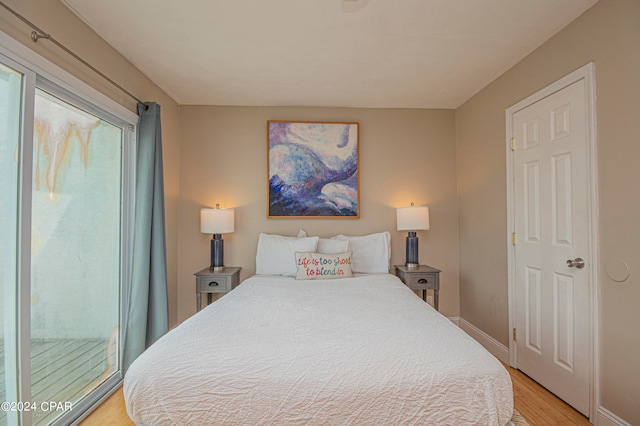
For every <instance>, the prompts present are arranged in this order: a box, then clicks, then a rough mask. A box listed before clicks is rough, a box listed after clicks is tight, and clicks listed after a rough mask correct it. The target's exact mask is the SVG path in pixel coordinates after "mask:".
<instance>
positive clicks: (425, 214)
mask: <svg viewBox="0 0 640 426" xmlns="http://www.w3.org/2000/svg"><path fill="white" fill-rule="evenodd" d="M396 220H397V224H398V231H423V230H427V229H429V207H427V206H410V207H400V208H398V209H396Z"/></svg>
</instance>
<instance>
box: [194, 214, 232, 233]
mask: <svg viewBox="0 0 640 426" xmlns="http://www.w3.org/2000/svg"><path fill="white" fill-rule="evenodd" d="M233 227H234V210H233V209H201V210H200V232H202V233H204V234H227V233H229V232H233Z"/></svg>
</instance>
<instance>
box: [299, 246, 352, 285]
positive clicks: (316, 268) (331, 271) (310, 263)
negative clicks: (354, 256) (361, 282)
mask: <svg viewBox="0 0 640 426" xmlns="http://www.w3.org/2000/svg"><path fill="white" fill-rule="evenodd" d="M296 265H297V267H298V273H297V274H296V280H333V279H337V278H351V277H353V273H352V272H351V252H346V253H332V254H324V253H301V252H297V253H296Z"/></svg>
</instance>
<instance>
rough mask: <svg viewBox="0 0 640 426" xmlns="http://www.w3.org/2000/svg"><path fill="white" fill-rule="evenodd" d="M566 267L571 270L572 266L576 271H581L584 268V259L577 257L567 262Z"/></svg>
mask: <svg viewBox="0 0 640 426" xmlns="http://www.w3.org/2000/svg"><path fill="white" fill-rule="evenodd" d="M567 266H568V267H569V268H573V267H574V266H575V267H576V268H578V269H582V268H584V259H581V258H579V257H576V258H575V259H574V260H571V259H569V260H567Z"/></svg>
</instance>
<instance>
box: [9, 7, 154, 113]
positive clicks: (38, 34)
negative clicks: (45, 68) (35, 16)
mask: <svg viewBox="0 0 640 426" xmlns="http://www.w3.org/2000/svg"><path fill="white" fill-rule="evenodd" d="M0 6H2V7H4V8H5V9H7V10H8V11H9V12H11V13H12V14H14V15H15V16H16V17H17V18H18V19H20V20H21V21H22V22H24V23H25V24H27V25H28V26H29V27H31V29H32V30H33V31H31V40H32V41H33V42H34V43H37V42H38V40H40V39H41V38H43V39H46V40H49V41H50V42H52V43H53V44H55V45H56V46H58V47H59V48H60V49H62V50H64V51H65V52H67V53H68V54H69V55H71V56H73V57H74V58H75V59H76V60H78V61H79V62H80V63H82V64H83V65H84V66H86V67H87V68H89V69H90V70H91V71H93V72H95V73H96V74H98V75H99V76H100V77H102V78H104V79H105V80H107V81H108V82H109V83H111V84H112V85H114V86H115V87H117V88H118V89H120V90H121V91H123V92H124V93H126V94H127V95H129V96H130V97H131V98H133V99H135V100H136V101H138V103H141V104H144V102H142V101H141V100H140V99H138V98H137V97H136V96H134V95H132V94H131V93H130V92H129V91H128V90H127V89H125V88H124V87H122V86H120V85H119V84H118V83H116V82H115V81H113V80H111V79H110V78H109V77H107V76H106V75H104V74H103V73H102V72H101V71H100V70H98V69H97V68H96V67H94V66H93V65H91V64H90V63H88V62H87V61H85V60H84V59H82V58H81V57H80V56H78V55H76V54H75V53H73V52H72V51H71V50H69V49H68V48H67V47H66V46H65V45H64V44H62V43H60V42H59V41H58V40H56V39H55V38H53V36H51V34H48V33H47V32H46V31H43V30H42V29H40V28H38V26H36V25H35V24H34V23H33V22H31V21H29V20H28V19H27V18H25V17H24V16H22V15H20V14H19V13H18V12H16V11H15V10H13V9H11V8H10V7H9V6H7V5H6V4H5V3H4V2H3V1H0ZM145 107H146V109H148V108H149V106H148V105H145Z"/></svg>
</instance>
